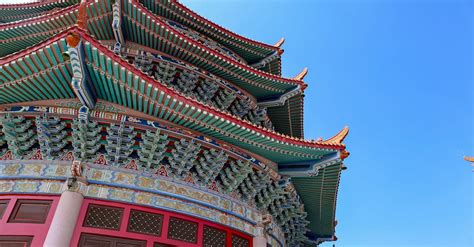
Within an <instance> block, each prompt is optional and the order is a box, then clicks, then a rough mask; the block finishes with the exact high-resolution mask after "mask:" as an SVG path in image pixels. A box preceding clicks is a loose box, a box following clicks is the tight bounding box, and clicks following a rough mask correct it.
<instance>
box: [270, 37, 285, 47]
mask: <svg viewBox="0 0 474 247" xmlns="http://www.w3.org/2000/svg"><path fill="white" fill-rule="evenodd" d="M284 43H285V38H281V39H280V40H278V42H276V43H275V44H274V45H273V46H275V47H278V48H280V47H281V46H282V45H283V44H284Z"/></svg>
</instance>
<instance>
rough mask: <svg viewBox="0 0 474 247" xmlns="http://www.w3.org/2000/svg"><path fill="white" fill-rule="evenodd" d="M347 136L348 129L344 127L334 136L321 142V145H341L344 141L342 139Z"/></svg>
mask: <svg viewBox="0 0 474 247" xmlns="http://www.w3.org/2000/svg"><path fill="white" fill-rule="evenodd" d="M347 134H349V127H347V126H346V127H344V128H343V129H342V130H341V131H339V133H337V134H336V135H335V136H333V137H331V138H329V139H327V140H325V141H322V142H321V143H322V144H330V145H331V144H332V145H341V144H342V142H343V141H344V138H346V136H347Z"/></svg>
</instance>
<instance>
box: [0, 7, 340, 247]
mask: <svg viewBox="0 0 474 247" xmlns="http://www.w3.org/2000/svg"><path fill="white" fill-rule="evenodd" d="M283 43H284V40H283V39H282V40H280V41H278V42H277V43H276V44H275V45H269V44H264V43H261V42H257V41H253V40H250V39H248V38H245V37H242V36H240V35H238V34H235V33H233V32H231V31H229V30H226V29H224V28H223V27H221V26H219V25H217V24H215V23H213V22H211V21H209V20H207V19H205V18H203V17H201V16H199V15H198V14H196V13H195V12H193V11H192V10H190V9H188V8H187V7H185V6H184V5H183V4H181V3H179V2H178V1H177V0H95V1H93V0H83V1H82V2H79V1H77V0H46V1H39V2H32V3H24V4H9V5H0V246H48V247H49V246H52V247H65V246H88V247H92V246H101V247H106V246H107V247H109V246H110V247H125V246H130V247H139V246H140V247H165V246H184V247H193V246H194V247H197V246H213V247H221V246H227V247H231V246H232V247H252V246H254V247H260V246H263V247H266V246H272V247H280V246H317V245H318V244H320V243H322V242H324V241H332V240H336V236H335V227H336V224H337V221H336V219H335V210H336V198H337V193H338V186H339V180H340V176H341V172H342V170H345V168H346V167H345V166H344V165H343V161H344V159H345V158H347V157H348V156H349V153H348V152H347V151H346V147H345V145H344V144H343V140H344V138H345V137H346V135H347V133H348V128H347V127H346V128H343V129H342V130H341V131H340V132H339V133H337V134H336V135H334V136H333V137H331V138H328V139H322V138H320V139H318V140H305V139H304V136H303V99H304V90H305V88H306V87H307V85H306V84H305V82H304V81H303V79H304V77H305V75H306V73H307V69H304V70H303V71H302V72H301V73H300V74H298V75H297V76H295V77H294V78H285V77H282V75H281V56H282V54H283V49H282V48H281V47H282V45H283Z"/></svg>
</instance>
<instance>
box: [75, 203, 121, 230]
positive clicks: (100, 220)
mask: <svg viewBox="0 0 474 247" xmlns="http://www.w3.org/2000/svg"><path fill="white" fill-rule="evenodd" d="M122 215H123V208H116V207H109V206H103V205H96V204H89V208H88V209H87V214H86V218H85V220H84V226H87V227H94V228H105V229H111V230H119V229H120V222H122Z"/></svg>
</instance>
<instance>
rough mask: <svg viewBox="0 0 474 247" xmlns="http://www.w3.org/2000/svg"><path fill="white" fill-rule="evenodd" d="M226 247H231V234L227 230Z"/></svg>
mask: <svg viewBox="0 0 474 247" xmlns="http://www.w3.org/2000/svg"><path fill="white" fill-rule="evenodd" d="M226 246H227V247H232V232H231V231H229V230H227V234H226Z"/></svg>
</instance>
